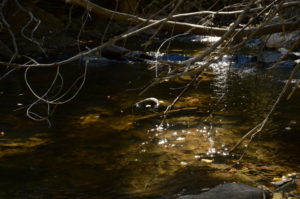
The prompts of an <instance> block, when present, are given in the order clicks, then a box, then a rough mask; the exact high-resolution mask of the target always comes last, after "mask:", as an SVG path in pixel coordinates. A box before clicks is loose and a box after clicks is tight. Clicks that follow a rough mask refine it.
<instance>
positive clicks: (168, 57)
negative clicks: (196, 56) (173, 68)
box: [157, 53, 192, 62]
mask: <svg viewBox="0 0 300 199" xmlns="http://www.w3.org/2000/svg"><path fill="white" fill-rule="evenodd" d="M191 57H192V56H186V55H181V54H176V53H170V54H164V55H162V56H158V57H157V59H158V60H162V61H169V62H181V61H185V60H188V59H190V58H191Z"/></svg>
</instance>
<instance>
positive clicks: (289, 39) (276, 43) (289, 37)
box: [261, 31, 300, 49]
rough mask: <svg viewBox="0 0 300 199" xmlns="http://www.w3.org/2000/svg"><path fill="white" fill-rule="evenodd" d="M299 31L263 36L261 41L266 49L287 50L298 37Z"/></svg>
mask: <svg viewBox="0 0 300 199" xmlns="http://www.w3.org/2000/svg"><path fill="white" fill-rule="evenodd" d="M299 34H300V31H293V32H285V33H274V34H271V35H266V36H263V37H262V38H261V39H262V41H263V42H264V43H265V44H266V46H267V47H268V48H287V49H289V48H290V47H291V46H292V45H293V44H294V43H295V42H296V40H297V38H298V37H299Z"/></svg>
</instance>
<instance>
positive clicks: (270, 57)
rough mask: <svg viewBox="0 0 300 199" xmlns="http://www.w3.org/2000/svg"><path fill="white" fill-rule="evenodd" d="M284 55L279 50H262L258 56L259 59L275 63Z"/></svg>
mask: <svg viewBox="0 0 300 199" xmlns="http://www.w3.org/2000/svg"><path fill="white" fill-rule="evenodd" d="M281 56H282V54H281V53H279V52H277V51H262V52H261V53H260V54H259V56H258V61H260V62H263V63H274V62H276V61H277V60H278V59H279V58H280V57H281Z"/></svg>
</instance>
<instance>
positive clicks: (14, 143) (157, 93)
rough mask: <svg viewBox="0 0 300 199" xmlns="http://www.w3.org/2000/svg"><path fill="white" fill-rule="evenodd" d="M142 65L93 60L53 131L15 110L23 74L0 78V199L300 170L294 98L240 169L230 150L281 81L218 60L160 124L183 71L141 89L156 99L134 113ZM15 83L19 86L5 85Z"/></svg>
mask: <svg viewBox="0 0 300 199" xmlns="http://www.w3.org/2000/svg"><path fill="white" fill-rule="evenodd" d="M146 67H147V66H145V65H122V64H111V65H107V66H93V67H91V68H90V69H89V78H88V82H87V83H86V85H85V88H84V89H83V91H82V92H81V93H80V95H79V96H78V97H77V98H76V99H75V100H74V101H73V102H71V103H69V104H66V105H63V106H60V107H59V108H58V110H57V111H56V113H55V115H54V117H53V118H52V128H50V129H49V128H48V126H47V124H43V123H35V122H32V121H30V120H28V119H26V117H25V116H24V114H23V112H22V111H17V112H14V111H13V110H14V109H16V108H17V107H18V106H19V105H18V104H28V103H30V98H31V96H30V94H29V93H28V91H27V90H26V89H25V88H23V89H20V88H22V81H21V80H20V81H21V82H19V83H18V82H17V81H16V82H15V84H17V85H12V86H11V87H7V86H6V84H5V83H7V82H9V81H12V80H4V81H3V82H4V83H3V84H2V85H1V87H0V104H1V109H2V111H1V113H0V117H1V118H2V119H1V121H0V124H1V126H0V128H1V129H0V131H1V132H3V134H1V136H0V147H1V152H0V161H1V164H0V177H1V180H0V185H1V187H2V189H1V190H0V197H2V198H7V199H10V198H26V199H27V198H30V199H31V198H91V199H93V198H95V199H96V198H171V197H176V196H177V195H180V194H184V193H197V192H199V190H200V189H201V188H206V187H211V186H213V185H216V184H218V183H223V182H225V181H226V182H231V181H241V182H246V183H252V182H253V181H257V182H259V183H263V182H265V181H271V179H272V178H273V177H275V176H281V175H282V174H286V173H288V172H299V169H300V168H299V163H300V158H299V156H298V154H299V152H300V148H299V145H298V144H297V143H298V142H299V139H300V136H299V134H298V133H297V132H299V129H300V126H299V123H300V120H299V119H300V118H299V116H298V113H299V109H300V104H299V95H297V96H295V98H294V99H293V101H291V102H283V103H282V104H281V106H280V109H279V110H278V112H276V114H275V115H274V117H272V119H271V120H270V122H269V124H268V126H267V128H266V130H265V131H264V132H263V134H261V135H259V136H258V137H257V139H256V140H255V141H253V142H252V143H251V146H250V148H249V149H248V150H247V152H246V155H245V156H244V158H243V161H241V162H240V164H239V165H238V166H237V165H236V162H237V160H238V158H239V157H240V155H241V154H240V153H241V152H238V153H237V154H235V155H229V154H228V150H229V148H230V147H231V146H233V144H234V143H236V142H237V140H238V139H239V138H240V137H241V136H242V135H243V134H244V133H245V132H247V130H249V129H251V128H252V127H253V126H254V125H255V124H256V123H257V122H259V121H261V120H262V119H263V117H264V115H265V114H266V113H267V111H268V110H269V108H270V107H271V105H272V102H274V99H275V97H276V96H277V94H278V91H279V90H280V88H281V86H282V83H281V81H278V80H276V79H269V78H268V77H267V76H265V75H264V74H263V73H260V72H257V73H247V72H245V73H243V72H242V71H235V70H232V69H231V68H230V67H231V66H230V64H228V63H227V62H220V63H218V65H217V64H216V65H213V66H212V67H211V69H210V71H207V72H206V75H205V76H203V80H204V81H201V83H200V84H199V85H198V86H197V87H195V88H193V89H191V90H190V91H189V93H187V94H186V95H185V96H183V97H182V98H181V99H180V101H179V102H178V103H177V104H176V105H175V107H174V109H173V110H171V111H170V113H169V115H168V117H167V118H166V120H165V122H164V124H163V125H160V124H161V121H162V118H163V114H162V112H163V110H164V109H165V108H166V106H167V105H169V104H170V103H171V102H172V100H173V99H174V97H175V96H176V95H177V94H178V93H179V92H180V89H174V88H182V86H183V85H185V83H186V82H187V81H188V79H189V78H181V79H177V80H174V81H169V82H166V83H164V84H162V85H158V86H157V87H155V88H152V89H151V90H149V91H148V93H146V95H147V96H143V98H146V97H156V98H158V99H159V100H162V101H163V103H162V104H161V107H160V108H159V110H158V112H155V111H147V110H139V109H136V108H135V107H134V104H135V103H136V102H137V101H139V100H141V97H138V96H137V92H136V91H135V90H134V89H136V88H138V87H139V86H141V85H143V84H145V83H146V82H147V81H148V80H149V79H150V78H151V74H150V73H149V72H147V71H146V70H145V69H146ZM241 74H242V75H241ZM32 78H34V79H35V81H36V82H38V80H40V81H41V80H43V77H40V76H36V77H35V76H34V77H32ZM5 81H6V82H5ZM13 82H14V80H13ZM36 86H37V87H38V86H39V85H38V84H37V85H36ZM15 87H16V88H17V89H19V90H18V91H15V92H12V91H13V90H14V88H15ZM170 88H172V89H170ZM20 93H22V95H19V94H20ZM20 106H21V105H20Z"/></svg>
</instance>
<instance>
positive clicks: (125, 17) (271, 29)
mask: <svg viewBox="0 0 300 199" xmlns="http://www.w3.org/2000/svg"><path fill="white" fill-rule="evenodd" d="M67 2H68V3H72V4H76V5H79V6H81V7H83V8H86V9H88V10H90V11H92V12H94V13H95V14H97V15H100V16H103V17H106V18H111V17H112V16H113V19H114V20H117V21H122V22H126V23H129V24H131V25H139V24H141V23H144V24H146V25H148V24H153V23H156V22H157V21H159V20H153V19H145V18H142V17H138V16H135V15H130V14H127V13H122V12H116V11H112V10H109V9H106V8H103V7H101V6H99V5H97V4H94V3H92V2H90V1H88V0H69V1H67ZM294 3H296V2H293V4H292V5H294ZM298 4H299V2H298ZM290 5H291V3H289V4H286V6H290ZM253 10H256V9H253ZM216 13H218V12H215V13H211V12H208V11H203V12H196V13H190V15H196V14H197V15H199V14H216ZM220 13H221V14H225V13H226V12H220ZM240 13H242V11H236V12H229V14H240ZM227 14H228V12H227ZM187 15H188V14H179V15H174V16H172V17H171V19H175V18H180V17H186V16H187ZM283 27H284V28H283ZM299 28H300V20H298V21H296V22H293V23H286V24H272V25H268V26H265V27H263V28H261V29H260V30H259V31H257V32H256V33H255V35H253V36H260V35H265V34H271V33H277V32H282V31H293V30H298V29H299ZM162 29H164V30H177V31H182V32H189V33H193V34H198V35H214V36H222V35H223V34H225V33H226V32H227V31H228V29H227V28H218V27H209V26H203V25H197V24H191V23H184V22H177V21H171V20H168V21H166V22H164V24H163V26H162ZM254 30H256V28H255V27H254V28H246V29H245V30H242V31H241V29H236V30H235V32H239V31H240V33H239V34H237V35H236V38H241V37H245V36H247V35H249V34H251V33H252V32H253V31H254Z"/></svg>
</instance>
